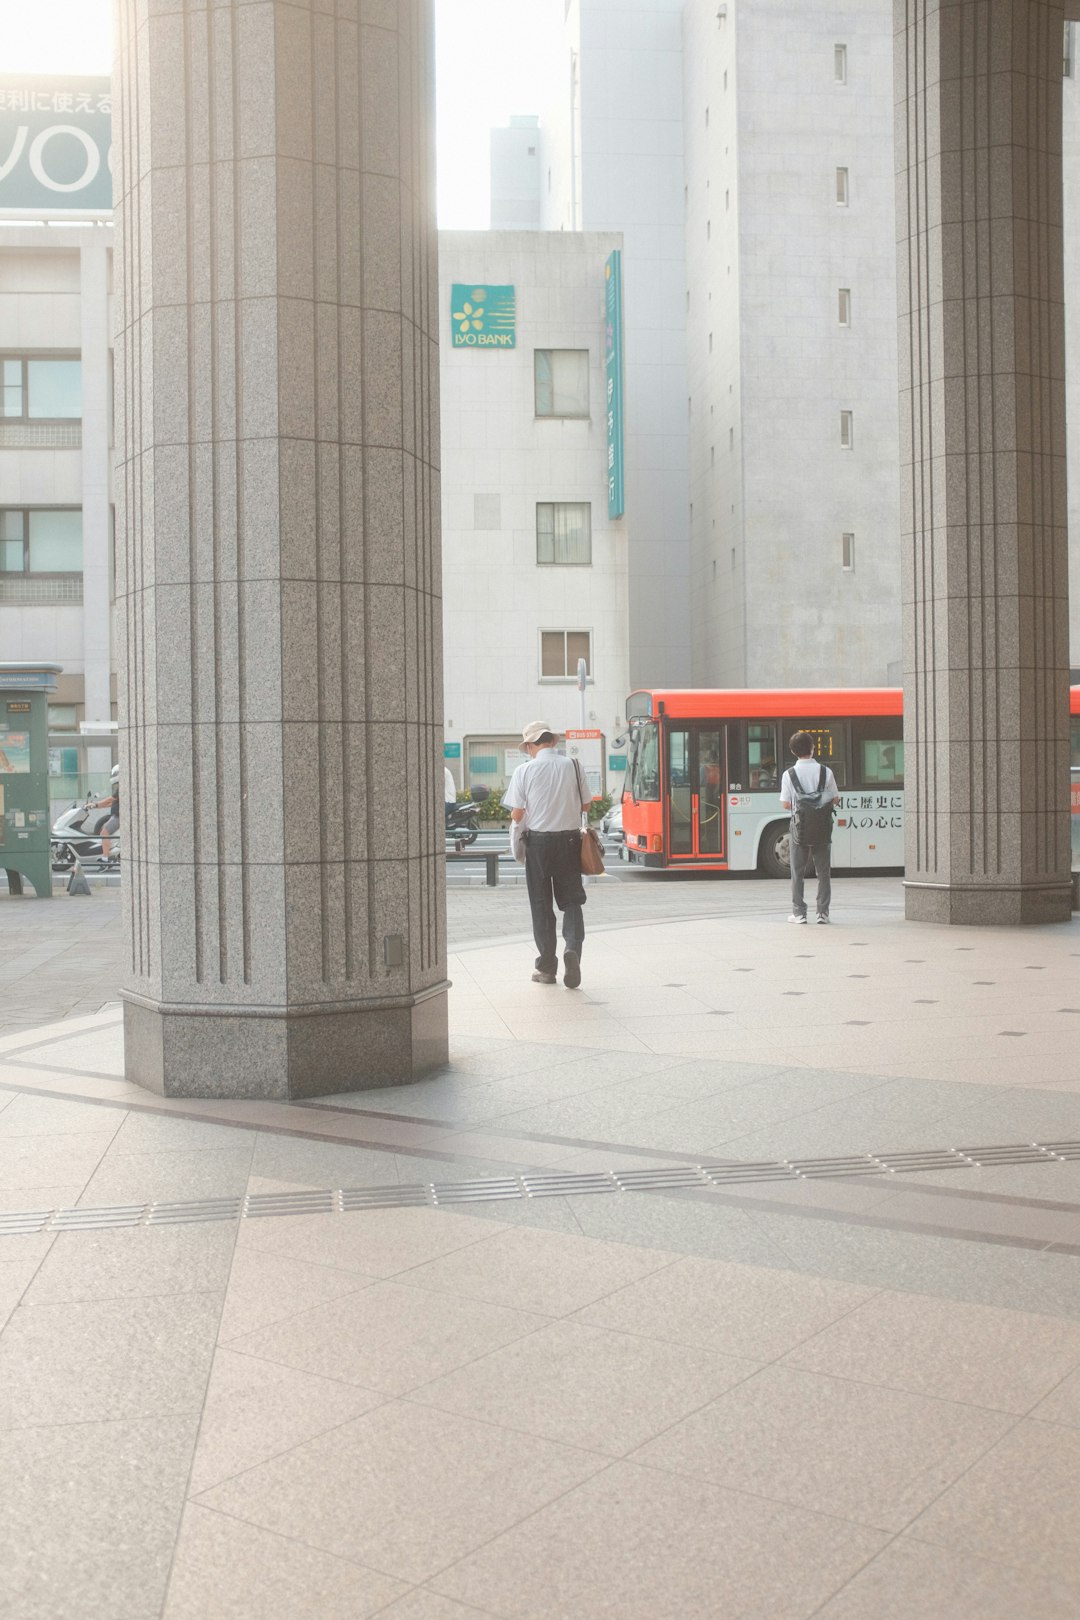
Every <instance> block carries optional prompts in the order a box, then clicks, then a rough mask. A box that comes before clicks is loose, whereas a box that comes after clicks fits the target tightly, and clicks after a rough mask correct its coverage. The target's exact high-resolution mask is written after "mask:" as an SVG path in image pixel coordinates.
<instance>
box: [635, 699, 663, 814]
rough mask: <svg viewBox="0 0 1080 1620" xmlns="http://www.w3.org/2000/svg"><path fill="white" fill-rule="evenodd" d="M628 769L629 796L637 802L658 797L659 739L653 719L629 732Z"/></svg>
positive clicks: (653, 799)
mask: <svg viewBox="0 0 1080 1620" xmlns="http://www.w3.org/2000/svg"><path fill="white" fill-rule="evenodd" d="M631 747H632V749H633V753H632V754H631V757H630V769H629V771H628V772H627V786H628V787H629V789H630V797H631V798H632V799H633V801H634V803H635V804H637V803H638V801H639V800H641V799H645V800H648V801H655V800H657V799H659V797H660V740H659V734H658V727H657V724H656V722H655V720H654V721H653V722H652V723H651V724H649V725H637V726H635V727H634V729H633V731H632V732H631Z"/></svg>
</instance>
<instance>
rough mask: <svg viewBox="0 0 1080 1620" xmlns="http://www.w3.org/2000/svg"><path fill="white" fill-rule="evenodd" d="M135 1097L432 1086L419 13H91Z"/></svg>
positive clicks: (205, 7) (426, 202)
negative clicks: (111, 430) (104, 92)
mask: <svg viewBox="0 0 1080 1620" xmlns="http://www.w3.org/2000/svg"><path fill="white" fill-rule="evenodd" d="M117 21H118V28H117V38H118V52H119V60H118V79H117V94H116V98H115V99H116V106H117V109H118V113H119V140H118V142H117V147H118V150H119V154H120V163H119V169H118V173H117V175H116V201H117V209H116V213H117V234H118V241H117V248H116V279H117V283H118V287H119V290H120V316H119V328H120V330H119V333H118V337H117V345H116V391H117V418H118V437H119V465H118V469H117V493H118V512H117V534H118V562H117V591H118V595H119V596H120V597H121V599H122V608H123V622H124V632H125V638H124V639H125V644H124V648H123V654H122V687H123V711H122V712H123V719H122V749H121V752H122V758H123V760H124V801H123V802H124V829H123V831H124V872H125V904H126V913H127V924H128V929H129V932H130V941H131V958H130V964H129V969H128V975H127V982H126V988H125V990H124V997H125V1037H126V1054H127V1056H126V1064H127V1073H128V1077H129V1078H130V1079H133V1080H136V1081H138V1082H139V1083H140V1084H142V1085H145V1086H148V1087H151V1088H153V1089H155V1090H158V1091H164V1092H166V1093H168V1094H198V1095H219V1096H226V1095H227V1096H272V1097H296V1096H310V1095H314V1094H318V1093H321V1092H332V1091H342V1090H348V1089H352V1088H354V1087H361V1086H377V1085H385V1084H388V1083H393V1082H396V1081H404V1080H408V1079H409V1078H410V1077H412V1076H413V1075H415V1074H417V1073H419V1072H421V1071H422V1070H424V1069H425V1068H428V1067H430V1066H431V1065H433V1064H434V1063H437V1062H439V1061H442V1060H443V1059H445V1056H446V973H445V913H444V899H443V871H442V848H443V834H442V804H441V798H442V786H441V784H442V768H441V767H442V760H441V753H442V688H441V669H442V657H441V641H440V638H441V630H440V602H439V590H440V580H439V490H438V473H437V463H438V356H437V347H436V344H437V337H436V334H437V315H436V309H437V298H438V275H437V264H436V237H435V229H434V196H433V187H434V161H433V152H432V138H431V131H432V122H433V84H432V59H431V16H430V4H429V0H287V3H286V0H117Z"/></svg>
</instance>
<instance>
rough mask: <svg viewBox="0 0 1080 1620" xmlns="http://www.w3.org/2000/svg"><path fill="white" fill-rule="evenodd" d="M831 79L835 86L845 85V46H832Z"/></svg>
mask: <svg viewBox="0 0 1080 1620" xmlns="http://www.w3.org/2000/svg"><path fill="white" fill-rule="evenodd" d="M833 78H834V79H835V81H836V83H837V84H847V46H846V45H834V46H833Z"/></svg>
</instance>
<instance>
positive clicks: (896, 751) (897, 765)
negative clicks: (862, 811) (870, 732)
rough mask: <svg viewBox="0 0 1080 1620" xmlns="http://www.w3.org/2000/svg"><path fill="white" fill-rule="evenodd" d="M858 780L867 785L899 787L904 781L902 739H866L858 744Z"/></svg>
mask: <svg viewBox="0 0 1080 1620" xmlns="http://www.w3.org/2000/svg"><path fill="white" fill-rule="evenodd" d="M859 780H860V782H865V783H867V785H868V786H871V787H876V786H878V785H879V784H880V785H882V786H887V787H899V786H902V785H903V781H904V744H903V742H902V741H890V742H880V741H878V740H876V739H875V740H872V741H871V740H867V741H865V742H860V744H859Z"/></svg>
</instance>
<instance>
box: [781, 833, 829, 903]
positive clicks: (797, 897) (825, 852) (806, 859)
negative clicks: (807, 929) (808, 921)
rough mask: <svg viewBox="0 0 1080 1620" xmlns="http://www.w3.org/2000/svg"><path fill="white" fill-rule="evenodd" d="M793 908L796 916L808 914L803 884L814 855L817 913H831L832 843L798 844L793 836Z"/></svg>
mask: <svg viewBox="0 0 1080 1620" xmlns="http://www.w3.org/2000/svg"><path fill="white" fill-rule="evenodd" d="M790 849H791V909H792V911H793V912H794V914H795V916H796V917H805V916H806V897H805V895H804V894H803V885H804V883H805V881H806V868H807V866H808V865H809V863H810V859H811V857H813V861H814V866H815V867H816V869H817V914H818V916H819V917H827V916H828V915H829V901H830V900H831V899H832V868H831V866H830V864H829V863H830V861H831V859H832V845H831V844H830V843H829V842H828V841H826V842H825V843H822V844H797V843H796V842H795V840H794V838H792V840H791V844H790Z"/></svg>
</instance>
